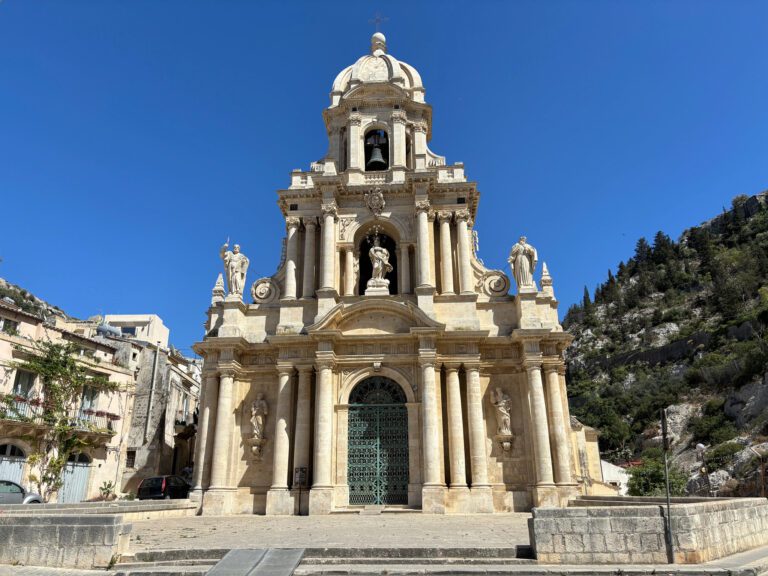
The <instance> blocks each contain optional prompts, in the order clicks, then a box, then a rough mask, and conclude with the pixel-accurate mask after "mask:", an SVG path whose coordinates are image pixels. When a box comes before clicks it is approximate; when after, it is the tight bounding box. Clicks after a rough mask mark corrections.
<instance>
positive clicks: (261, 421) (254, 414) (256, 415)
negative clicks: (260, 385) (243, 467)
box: [245, 392, 269, 460]
mask: <svg viewBox="0 0 768 576" xmlns="http://www.w3.org/2000/svg"><path fill="white" fill-rule="evenodd" d="M267 414H269V405H268V404H267V401H266V400H264V394H263V393H261V392H259V394H258V395H257V396H256V400H254V401H253V403H252V404H251V418H250V420H251V437H250V438H247V439H246V441H245V443H246V444H247V445H248V446H250V448H251V454H252V455H253V457H254V459H255V460H261V457H262V455H263V452H264V445H265V444H266V443H267V439H266V438H265V437H264V432H265V430H266V424H267Z"/></svg>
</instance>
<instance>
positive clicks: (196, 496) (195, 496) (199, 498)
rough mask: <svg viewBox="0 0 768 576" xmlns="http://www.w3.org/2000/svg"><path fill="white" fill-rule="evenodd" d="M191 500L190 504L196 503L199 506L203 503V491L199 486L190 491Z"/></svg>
mask: <svg viewBox="0 0 768 576" xmlns="http://www.w3.org/2000/svg"><path fill="white" fill-rule="evenodd" d="M189 500H190V502H195V503H197V504H202V503H203V489H202V488H201V487H199V486H195V487H194V488H192V490H190V491H189Z"/></svg>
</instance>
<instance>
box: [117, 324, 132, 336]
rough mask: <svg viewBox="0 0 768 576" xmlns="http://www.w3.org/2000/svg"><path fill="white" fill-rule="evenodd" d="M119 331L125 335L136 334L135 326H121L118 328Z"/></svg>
mask: <svg viewBox="0 0 768 576" xmlns="http://www.w3.org/2000/svg"><path fill="white" fill-rule="evenodd" d="M120 332H122V333H123V335H124V336H125V335H127V336H136V326H123V327H121V328H120Z"/></svg>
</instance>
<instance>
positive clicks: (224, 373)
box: [219, 367, 237, 378]
mask: <svg viewBox="0 0 768 576" xmlns="http://www.w3.org/2000/svg"><path fill="white" fill-rule="evenodd" d="M236 375H237V369H235V368H233V367H225V368H219V378H234V377H235V376H236Z"/></svg>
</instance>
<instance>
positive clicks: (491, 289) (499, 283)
mask: <svg viewBox="0 0 768 576" xmlns="http://www.w3.org/2000/svg"><path fill="white" fill-rule="evenodd" d="M475 289H476V290H477V291H478V292H482V293H483V294H485V295H486V296H506V294H507V293H508V292H509V278H508V277H507V275H506V274H504V272H502V271H501V270H486V271H485V272H483V275H482V276H480V279H479V280H478V281H477V283H476V284H475Z"/></svg>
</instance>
